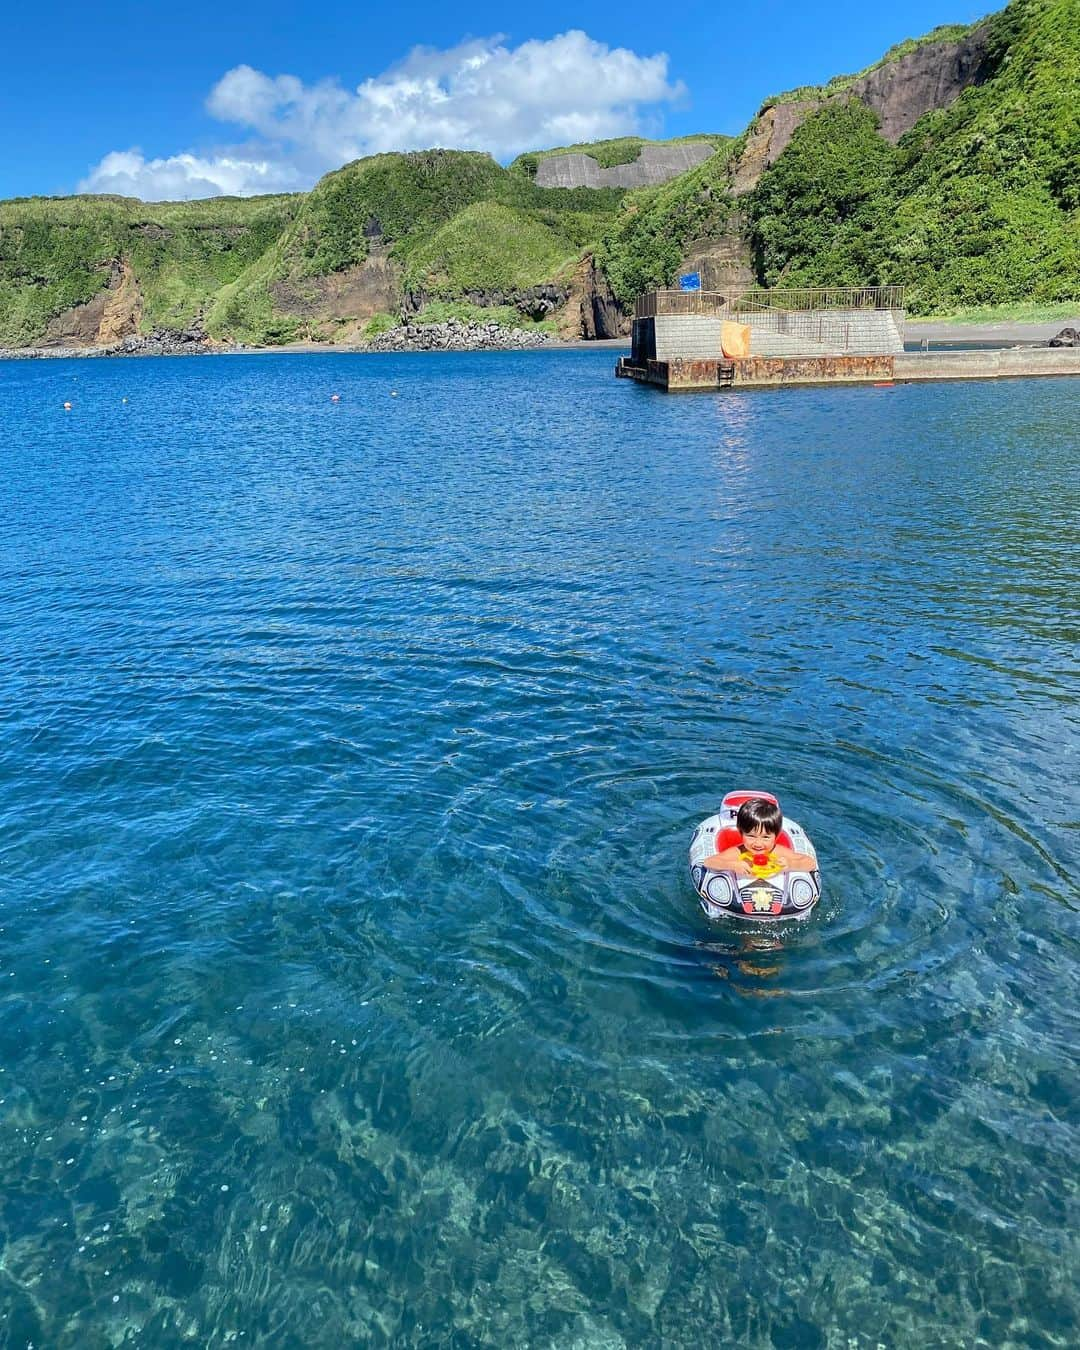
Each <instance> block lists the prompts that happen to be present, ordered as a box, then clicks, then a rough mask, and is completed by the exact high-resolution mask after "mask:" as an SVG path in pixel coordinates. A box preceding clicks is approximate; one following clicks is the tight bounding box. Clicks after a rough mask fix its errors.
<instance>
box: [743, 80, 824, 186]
mask: <svg viewBox="0 0 1080 1350" xmlns="http://www.w3.org/2000/svg"><path fill="white" fill-rule="evenodd" d="M820 106H821V104H820V103H813V102H810V103H774V104H773V105H772V106H771V107H769V108H766V109H765V111H764V112H763V113H762V114H761V116H760V117H759V118H758V119H757V121H756V122H755V123H754V125H753V126H752V127H751V128H750V134H749V135H748V136H747V138H746V148H745V149H744V150H743V152H742V154H741V155H740V156H739V158H738V159H737V160H736V161H735V163H734V164H733V166H732V170H731V191H732V192H733V193H734V195H735V196H736V197H741V196H742V194H743V193H744V192H750V191H752V190H753V189H754V188H756V187H757V185H758V180H759V179H760V178H761V175H762V174H763V173H764V172H765V170H766V169H767V168H768V167H769V165H770V164H775V162H776V161H777V160H778V159H779V158H780V155H781V154H782V153H783V152H784V151H785V150H786V149H787V147H788V145H789V144H790V142H791V138H792V136H794V134H795V132H796V131H797V130H798V129H799V127H800V126H801V125H802V124H803V122H805V121H806V119H807V118H808V117H809V116H810V114H811V113H812V112H814V111H816V109H818V108H819V107H820Z"/></svg>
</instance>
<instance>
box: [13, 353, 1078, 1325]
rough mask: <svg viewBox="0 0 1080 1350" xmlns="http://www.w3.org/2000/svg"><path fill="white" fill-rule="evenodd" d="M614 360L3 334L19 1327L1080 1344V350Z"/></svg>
mask: <svg viewBox="0 0 1080 1350" xmlns="http://www.w3.org/2000/svg"><path fill="white" fill-rule="evenodd" d="M612 362H613V357H612V356H611V354H610V353H607V352H599V353H598V352H587V351H586V352H580V351H574V352H561V353H521V354H506V355H487V354H485V355H455V356H431V357H419V356H413V357H391V356H385V357H363V356H343V355H325V356H324V355H309V356H287V355H264V356H254V355H252V356H236V357H221V358H206V359H188V360H172V361H169V360H149V359H144V360H127V361H122V360H120V361H103V362H77V361H76V362H69V361H56V362H44V361H41V362H7V363H0V507H2V513H0V520H2V522H3V526H2V535H0V719H2V722H0V1098H2V1102H0V1314H2V1320H0V1345H2V1346H4V1347H7V1346H11V1347H16V1346H17V1347H24V1346H27V1345H30V1344H32V1345H33V1346H34V1347H36V1348H37V1350H40V1348H41V1347H78V1348H79V1350H83V1348H84V1347H91V1348H96V1347H113V1346H121V1345H123V1346H129V1345H130V1346H136V1345H139V1346H153V1347H173V1346H188V1345H199V1346H202V1345H206V1346H219V1345H225V1344H232V1343H234V1342H237V1341H239V1342H242V1343H243V1344H257V1345H265V1346H268V1347H274V1348H275V1350H278V1348H281V1347H285V1348H288V1347H324V1346H325V1347H333V1348H334V1350H338V1348H339V1347H341V1346H343V1345H353V1344H355V1345H372V1346H383V1345H387V1346H389V1345H410V1346H412V1345H415V1346H425V1347H427V1346H430V1347H436V1346H447V1347H454V1348H455V1350H463V1348H464V1347H488V1346H490V1347H507V1346H514V1347H517V1346H537V1347H560V1348H562V1347H565V1348H567V1350H569V1348H570V1347H605V1350H611V1348H614V1347H623V1346H625V1347H641V1346H656V1347H661V1346H663V1347H670V1346H687V1347H700V1346H705V1345H739V1346H751V1347H758V1346H762V1347H816V1346H827V1347H830V1348H832V1347H836V1348H837V1350H856V1348H858V1350H862V1348H863V1347H866V1348H867V1350H873V1347H877V1346H885V1347H894V1346H917V1347H928V1346H943V1347H944V1346H948V1347H953V1346H988V1347H1003V1346H1047V1347H1049V1346H1066V1345H1072V1344H1075V1334H1076V1319H1077V1313H1078V1306H1077V1303H1078V1298H1077V1287H1078V1286H1077V1274H1078V1263H1077V1238H1076V1233H1077V1231H1078V1229H1077V1223H1076V1220H1077V1214H1076V1188H1075V1178H1076V1169H1077V1161H1078V1150H1077V1116H1076V1098H1075V1090H1074V1084H1075V1080H1074V1078H1073V1074H1074V1071H1075V1058H1074V1056H1073V1048H1074V1046H1075V1036H1076V1007H1077V1002H1076V998H1077V986H1078V979H1077V970H1078V965H1077V935H1078V925H1077V908H1078V901H1080V887H1078V885H1077V880H1076V873H1075V869H1076V868H1077V866H1078V857H1077V830H1078V825H1080V801H1078V797H1080V793H1078V788H1077V756H1076V745H1077V740H1076V730H1077V725H1076V724H1077V704H1076V701H1075V696H1076V687H1075V656H1076V643H1077V637H1078V624H1077V620H1076V608H1075V602H1076V594H1077V589H1076V587H1077V538H1076V533H1075V523H1076V513H1075V508H1076V498H1077V477H1078V469H1077V464H1078V460H1077V454H1076V451H1077V432H1076V426H1077V419H1076V399H1077V392H1078V386H1077V385H1076V384H1075V383H1070V382H1069V381H1068V380H1064V379H1063V380H1049V379H1048V380H1033V381H1028V382H1024V381H994V382H986V383H974V382H972V383H956V384H944V385H940V386H918V385H913V386H898V387H895V388H891V389H873V388H826V389H801V390H783V391H775V392H766V391H757V392H748V391H742V392H735V391H729V392H724V393H719V394H717V395H715V396H713V395H699V396H683V397H677V396H664V395H661V394H659V393H657V392H656V391H654V390H651V389H645V388H640V387H638V386H636V385H634V384H632V383H631V382H624V381H616V380H614V379H613V378H612V371H611V367H612ZM394 391H396V393H397V397H393V396H392V394H393V392H394ZM332 392H338V393H340V395H341V401H340V402H338V403H332V402H331V401H330V394H331V393H332ZM65 400H70V401H71V402H72V404H73V407H72V409H71V411H70V412H65V411H64V410H63V408H62V404H63V402H64V401H65ZM124 400H126V401H124ZM739 786H750V787H753V786H758V787H765V788H768V789H772V790H774V791H776V792H777V793H778V794H779V796H780V797H781V800H782V802H783V803H784V805H785V807H786V809H787V811H788V812H789V814H791V815H792V816H794V817H795V818H796V819H798V820H799V821H800V822H801V823H802V824H803V825H804V826H805V827H806V828H807V830H808V831H809V832H810V834H811V836H812V837H813V839H814V842H815V844H816V846H817V850H818V853H819V855H820V858H821V861H822V866H823V873H824V880H825V896H824V898H823V900H822V902H821V904H820V906H819V907H818V909H817V911H815V913H814V915H813V916H812V918H811V919H809V920H808V921H807V922H805V923H801V924H795V925H794V926H793V927H792V926H790V925H783V926H781V927H780V928H777V929H769V930H767V931H765V932H762V931H758V930H756V929H755V930H753V931H746V930H745V929H744V928H742V927H740V926H738V925H737V924H731V923H729V924H727V925H726V926H725V925H722V924H710V923H709V922H708V921H707V920H706V919H705V918H704V916H703V915H702V914H701V913H700V911H699V910H698V908H697V905H696V901H695V897H694V894H693V891H692V888H691V886H690V882H689V878H688V875H687V871H686V849H687V845H688V842H689V837H690V834H691V831H692V829H693V827H694V825H695V823H696V822H697V821H698V820H699V819H700V818H702V817H703V816H705V815H707V814H709V813H710V812H711V811H713V810H714V809H715V808H716V806H717V805H718V802H719V799H720V796H721V795H722V793H723V792H724V791H725V790H726V789H728V788H730V787H739Z"/></svg>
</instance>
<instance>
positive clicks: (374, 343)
mask: <svg viewBox="0 0 1080 1350" xmlns="http://www.w3.org/2000/svg"><path fill="white" fill-rule="evenodd" d="M553 342H554V339H553V338H552V337H551V335H550V334H549V333H544V332H540V331H538V330H536V329H532V330H529V329H524V328H507V327H505V326H504V325H502V324H497V323H468V322H465V321H463V320H459V319H448V320H446V321H445V322H443V323H424V324H418V323H405V324H401V325H400V326H399V327H397V328H390V329H388V330H387V331H386V332H385V333H380V334H379V335H378V336H377V337H374V338H371V339H370V340H369V341H367V342H360V343H350V344H348V346H341V347H335V346H334V344H333V343H318V344H311V346H310V347H309V348H308V350H313V351H335V350H337V351H354V352H439V351H445V352H478V351H523V350H527V349H529V348H534V347H547V346H550V345H551V344H552V343H553ZM265 350H274V349H273V348H269V349H268V348H263V347H245V346H244V345H243V344H242V343H227V344H223V343H217V342H214V341H213V339H212V338H209V337H207V335H206V333H204V332H203V331H202V330H201V329H198V328H191V329H187V330H186V331H184V332H175V331H173V330H172V329H166V328H155V329H154V331H153V332H152V333H147V334H146V335H145V336H142V337H126V338H124V339H122V340H121V341H120V342H113V343H108V344H106V345H104V346H85V347H61V346H48V347H0V359H10V360H30V359H34V358H50V357H51V358H54V359H60V358H63V357H80V358H89V357H98V356H202V355H206V354H208V353H211V352H243V351H265Z"/></svg>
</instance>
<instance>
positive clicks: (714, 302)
mask: <svg viewBox="0 0 1080 1350" xmlns="http://www.w3.org/2000/svg"><path fill="white" fill-rule="evenodd" d="M903 308H904V287H903V286H804V287H799V288H796V287H792V288H790V289H788V290H784V289H778V290H754V291H744V292H743V293H742V294H740V295H730V294H725V293H724V292H722V291H647V292H646V293H645V294H644V295H641V296H639V297H638V299H637V303H636V304H635V305H634V318H635V319H654V318H656V317H657V316H658V315H665V314H711V315H716V314H721V313H723V314H725V315H726V314H730V315H732V317H734V316H735V315H738V314H760V313H763V312H765V311H768V310H778V311H783V312H786V313H807V312H810V311H817V312H820V311H821V310H829V309H895V310H903Z"/></svg>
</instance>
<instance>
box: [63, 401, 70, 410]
mask: <svg viewBox="0 0 1080 1350" xmlns="http://www.w3.org/2000/svg"><path fill="white" fill-rule="evenodd" d="M64 407H65V408H66V409H67V411H68V412H70V411H71V404H70V403H65V404H64Z"/></svg>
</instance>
